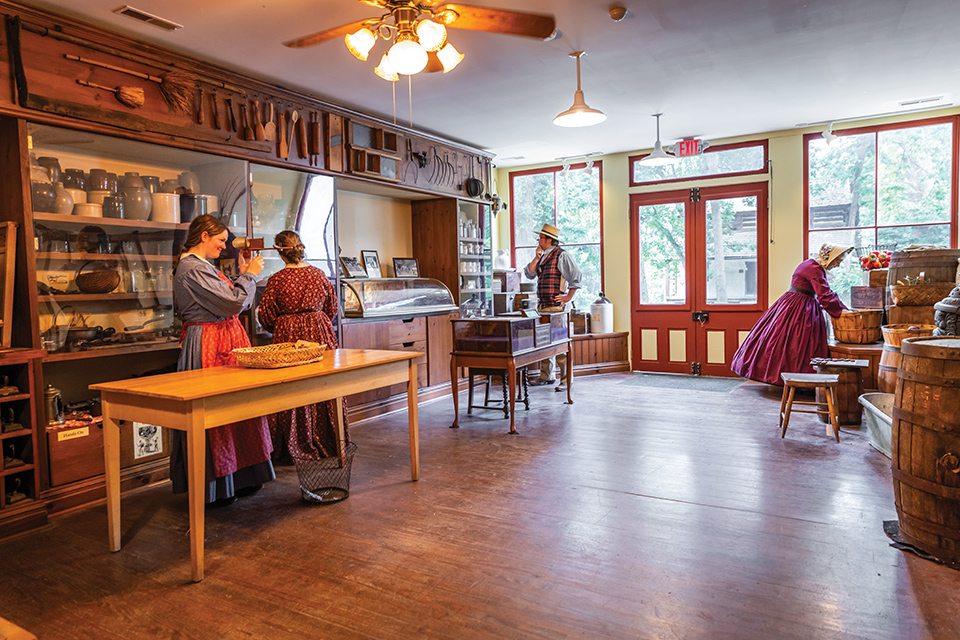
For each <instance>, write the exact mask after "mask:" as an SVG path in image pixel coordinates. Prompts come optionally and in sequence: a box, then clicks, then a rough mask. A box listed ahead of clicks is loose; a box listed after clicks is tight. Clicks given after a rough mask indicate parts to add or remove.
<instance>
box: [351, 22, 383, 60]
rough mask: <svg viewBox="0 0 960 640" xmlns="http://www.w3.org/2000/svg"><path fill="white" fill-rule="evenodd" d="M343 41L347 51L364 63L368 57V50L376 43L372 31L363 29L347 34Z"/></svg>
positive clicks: (375, 37)
mask: <svg viewBox="0 0 960 640" xmlns="http://www.w3.org/2000/svg"><path fill="white" fill-rule="evenodd" d="M343 41H344V42H345V43H346V44H347V49H349V50H350V53H352V54H353V55H355V56H356V57H357V58H359V59H360V60H363V61H366V60H367V56H369V55H370V49H373V45H375V44H376V43H377V36H376V35H374V33H373V31H370V29H367V28H366V27H363V28H362V29H360V30H358V31H357V32H355V33H348V34H347V35H345V36H343Z"/></svg>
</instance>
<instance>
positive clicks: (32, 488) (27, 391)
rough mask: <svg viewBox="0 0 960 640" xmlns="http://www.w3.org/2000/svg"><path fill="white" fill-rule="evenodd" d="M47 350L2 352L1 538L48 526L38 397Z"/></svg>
mask: <svg viewBox="0 0 960 640" xmlns="http://www.w3.org/2000/svg"><path fill="white" fill-rule="evenodd" d="M41 357H43V351H40V350H36V349H13V350H11V351H7V352H4V353H0V376H2V378H0V381H2V383H3V384H2V389H0V394H3V395H0V416H2V427H0V446H2V448H3V456H2V460H0V496H2V500H0V538H3V537H6V536H8V535H12V534H14V533H19V532H20V531H25V530H27V529H30V528H35V527H37V526H42V525H43V524H45V523H46V518H47V513H46V510H45V509H44V508H43V505H42V504H41V503H39V502H38V501H37V498H38V496H39V493H40V458H39V455H40V448H39V446H38V445H39V441H38V437H37V431H38V429H39V428H40V424H41V423H42V421H43V420H44V418H43V417H42V413H43V410H42V408H41V406H40V399H39V398H38V383H37V375H36V374H37V367H38V363H39V362H40V358H41Z"/></svg>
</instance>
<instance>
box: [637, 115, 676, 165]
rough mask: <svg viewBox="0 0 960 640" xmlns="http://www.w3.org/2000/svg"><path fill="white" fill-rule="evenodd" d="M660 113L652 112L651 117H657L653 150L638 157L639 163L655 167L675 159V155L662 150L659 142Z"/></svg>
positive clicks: (672, 161)
mask: <svg viewBox="0 0 960 640" xmlns="http://www.w3.org/2000/svg"><path fill="white" fill-rule="evenodd" d="M662 115H663V114H662V113H655V114H653V117H654V118H656V119H657V141H656V142H655V143H654V145H653V151H651V152H650V155H648V156H644V157H643V158H640V164H645V165H647V166H651V167H657V166H660V165H665V164H671V163H674V162H676V161H677V157H676V156H674V155H671V154H669V153H667V152H666V151H664V150H663V145H662V144H661V143H660V116H662Z"/></svg>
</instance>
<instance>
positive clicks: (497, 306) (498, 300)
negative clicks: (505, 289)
mask: <svg viewBox="0 0 960 640" xmlns="http://www.w3.org/2000/svg"><path fill="white" fill-rule="evenodd" d="M516 295H517V294H515V293H513V292H509V293H494V294H493V315H495V316H500V315H503V314H505V313H511V312H513V298H514V296H516Z"/></svg>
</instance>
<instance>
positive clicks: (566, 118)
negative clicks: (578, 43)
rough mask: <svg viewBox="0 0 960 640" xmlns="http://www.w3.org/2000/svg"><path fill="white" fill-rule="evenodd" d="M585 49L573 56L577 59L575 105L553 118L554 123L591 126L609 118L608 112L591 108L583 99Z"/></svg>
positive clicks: (565, 125) (570, 125) (564, 125)
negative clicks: (582, 80)
mask: <svg viewBox="0 0 960 640" xmlns="http://www.w3.org/2000/svg"><path fill="white" fill-rule="evenodd" d="M584 55H586V52H585V51H575V52H573V53H571V54H570V57H571V58H576V59H577V92H576V93H574V94H573V106H572V107H570V108H569V109H567V110H566V111H564V112H563V113H561V114H560V115H558V116H557V117H556V118H554V119H553V124H555V125H557V126H560V127H589V126H591V125H594V124H600V123H601V122H603V121H604V120H606V119H607V116H606V114H604V113H603V112H602V111H598V110H597V109H591V108H590V107H588V106H587V103H586V102H584V100H583V91H582V90H581V89H580V57H581V56H584Z"/></svg>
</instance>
